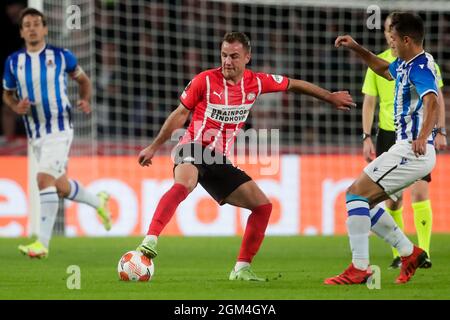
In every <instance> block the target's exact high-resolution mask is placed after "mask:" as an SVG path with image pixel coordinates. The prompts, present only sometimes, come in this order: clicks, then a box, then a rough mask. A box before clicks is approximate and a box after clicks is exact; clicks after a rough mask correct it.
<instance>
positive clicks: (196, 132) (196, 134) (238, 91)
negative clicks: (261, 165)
mask: <svg viewBox="0 0 450 320" xmlns="http://www.w3.org/2000/svg"><path fill="white" fill-rule="evenodd" d="M288 85H289V79H288V78H286V77H283V76H279V75H272V74H267V73H256V72H253V71H251V70H249V69H246V70H245V71H244V76H243V78H242V80H241V81H240V82H239V83H237V84H235V85H232V84H230V83H227V81H226V80H225V78H224V77H223V74H222V68H217V69H211V70H206V71H203V72H201V73H199V74H198V75H197V76H195V77H194V79H192V81H191V82H189V84H188V85H187V86H186V88H185V90H184V91H183V93H182V94H181V97H180V101H181V103H182V104H183V105H184V106H185V107H186V108H187V109H189V110H191V111H192V112H193V115H192V120H191V123H190V124H189V127H188V129H187V131H186V133H185V134H184V136H183V137H182V139H181V140H180V144H186V143H191V142H198V143H201V144H202V145H203V146H205V147H209V148H211V149H215V150H216V151H217V152H221V153H223V154H225V155H229V153H230V151H231V148H232V146H233V143H234V140H235V137H236V135H237V133H238V131H239V129H240V128H242V127H243V126H244V123H245V121H246V119H247V117H248V114H249V112H250V109H251V108H252V106H253V104H254V103H255V101H256V99H257V98H258V97H259V96H260V95H261V94H263V93H270V92H278V91H286V90H287V88H288Z"/></svg>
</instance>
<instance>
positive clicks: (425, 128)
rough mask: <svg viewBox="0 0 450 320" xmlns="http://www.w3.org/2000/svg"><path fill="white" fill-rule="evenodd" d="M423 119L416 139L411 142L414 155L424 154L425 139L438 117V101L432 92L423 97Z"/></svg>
mask: <svg viewBox="0 0 450 320" xmlns="http://www.w3.org/2000/svg"><path fill="white" fill-rule="evenodd" d="M423 104H424V119H423V125H422V129H421V130H420V132H419V135H418V137H417V139H416V140H413V142H412V149H413V151H414V153H415V154H416V156H418V155H424V154H425V152H426V150H427V149H426V146H427V140H428V137H429V136H430V135H431V132H432V131H433V128H434V127H435V125H436V123H437V119H438V112H439V101H438V97H437V96H436V94H435V93H434V92H429V93H427V94H426V95H425V96H424V97H423Z"/></svg>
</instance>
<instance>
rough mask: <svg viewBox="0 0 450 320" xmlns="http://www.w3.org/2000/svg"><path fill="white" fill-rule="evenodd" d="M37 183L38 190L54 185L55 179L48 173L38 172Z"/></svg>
mask: <svg viewBox="0 0 450 320" xmlns="http://www.w3.org/2000/svg"><path fill="white" fill-rule="evenodd" d="M37 185H38V188H39V190H43V189H45V188H48V187H54V186H55V179H54V178H53V177H51V176H49V175H41V174H38V176H37Z"/></svg>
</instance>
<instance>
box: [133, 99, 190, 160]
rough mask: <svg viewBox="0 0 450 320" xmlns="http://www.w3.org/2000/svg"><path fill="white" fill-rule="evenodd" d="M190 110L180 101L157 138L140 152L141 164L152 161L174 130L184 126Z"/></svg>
mask: <svg viewBox="0 0 450 320" xmlns="http://www.w3.org/2000/svg"><path fill="white" fill-rule="evenodd" d="M190 112H191V111H190V110H189V109H187V108H186V107H185V106H184V105H183V104H181V103H180V104H179V105H178V108H176V109H175V110H174V111H173V112H172V113H171V114H170V115H169V117H168V118H167V119H166V121H165V122H164V124H163V126H162V128H161V130H160V131H159V133H158V135H157V136H156V138H155V140H154V141H153V142H152V143H151V144H150V145H149V146H148V147H147V148H145V149H144V150H142V151H141V152H140V153H139V164H140V165H141V166H143V167H144V166H148V165H150V164H151V163H152V158H153V156H154V155H155V153H156V151H157V150H158V149H159V147H160V146H161V145H163V144H164V142H166V141H167V140H168V139H169V138H170V137H171V135H172V132H173V131H175V130H176V129H179V128H181V127H183V125H184V124H185V123H186V120H187V119H188V117H189V113H190Z"/></svg>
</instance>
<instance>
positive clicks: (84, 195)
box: [56, 174, 111, 230]
mask: <svg viewBox="0 0 450 320" xmlns="http://www.w3.org/2000/svg"><path fill="white" fill-rule="evenodd" d="M56 189H57V190H58V195H59V196H60V197H62V198H67V199H69V200H72V201H75V202H81V203H85V204H87V205H89V206H91V207H92V208H94V209H95V210H96V211H97V214H98V215H99V217H100V219H101V221H102V224H103V226H104V227H105V229H106V230H110V229H111V214H110V212H109V210H108V200H109V194H108V193H106V192H105V191H101V192H99V193H97V194H94V193H92V192H90V191H88V190H86V188H84V186H83V185H82V184H81V183H80V182H78V181H76V180H72V179H68V178H67V175H66V174H63V175H62V176H61V177H59V178H58V179H57V180H56Z"/></svg>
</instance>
